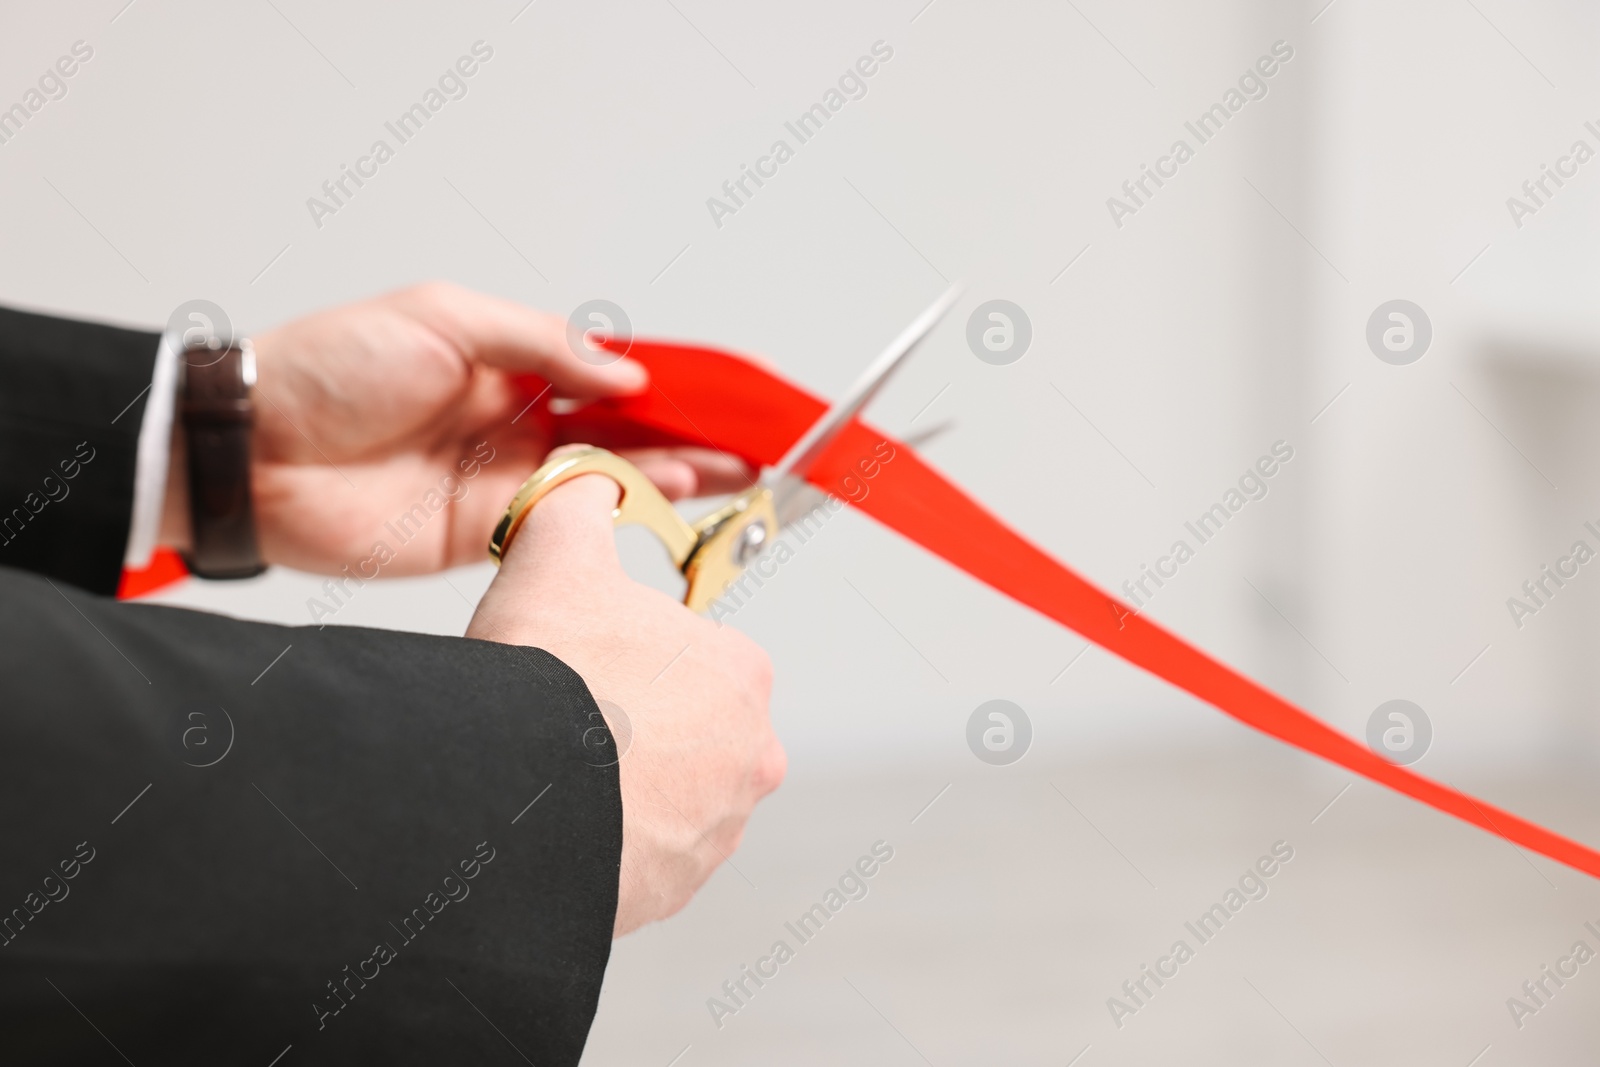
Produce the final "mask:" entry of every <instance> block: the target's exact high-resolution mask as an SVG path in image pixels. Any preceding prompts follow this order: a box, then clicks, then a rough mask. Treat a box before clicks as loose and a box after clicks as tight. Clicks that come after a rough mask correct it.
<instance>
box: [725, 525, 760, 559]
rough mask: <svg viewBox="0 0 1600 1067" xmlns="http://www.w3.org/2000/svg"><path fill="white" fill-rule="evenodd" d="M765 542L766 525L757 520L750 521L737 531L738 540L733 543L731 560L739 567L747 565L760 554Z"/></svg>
mask: <svg viewBox="0 0 1600 1067" xmlns="http://www.w3.org/2000/svg"><path fill="white" fill-rule="evenodd" d="M766 543H767V527H766V525H765V524H763V523H761V522H759V521H758V522H752V523H751V524H750V525H749V526H746V527H745V528H744V529H743V530H741V531H740V532H739V540H737V541H735V542H734V544H733V561H734V562H735V563H737V564H738V565H739V566H741V567H748V566H749V565H750V563H751V561H752V560H754V559H755V558H756V557H757V556H759V555H760V554H761V548H762V546H763V545H765V544H766Z"/></svg>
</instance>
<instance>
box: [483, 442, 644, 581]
mask: <svg viewBox="0 0 1600 1067" xmlns="http://www.w3.org/2000/svg"><path fill="white" fill-rule="evenodd" d="M562 451H563V450H562V449H557V450H556V452H554V453H551V455H552V456H558V455H559V453H560V452H562ZM621 497H622V490H621V489H620V488H619V487H618V485H617V483H616V482H614V481H612V480H611V479H610V478H607V477H606V476H605V475H603V474H585V475H580V476H579V477H577V478H574V479H572V480H571V481H570V482H564V483H563V484H561V485H558V486H556V488H554V489H552V490H550V492H549V493H547V494H546V495H545V496H544V498H543V499H541V500H540V501H539V502H538V503H537V504H535V505H534V506H533V507H532V508H531V509H530V510H529V511H528V514H527V517H526V518H525V519H523V521H522V527H521V529H519V530H518V531H517V535H516V536H515V537H514V538H512V541H511V544H510V546H509V547H508V549H507V550H506V553H505V557H504V558H503V559H502V561H501V571H502V573H507V574H508V575H509V576H510V577H512V578H513V579H514V580H515V579H526V580H528V581H531V582H532V583H534V584H535V585H542V584H548V583H557V584H567V582H569V581H574V580H575V581H580V582H581V581H585V580H588V579H590V578H594V577H597V576H602V575H614V574H619V573H621V572H622V563H621V561H620V560H619V559H618V557H617V541H616V534H615V532H614V528H613V525H612V513H613V512H614V511H615V510H616V507H617V502H618V501H619V500H620V499H621Z"/></svg>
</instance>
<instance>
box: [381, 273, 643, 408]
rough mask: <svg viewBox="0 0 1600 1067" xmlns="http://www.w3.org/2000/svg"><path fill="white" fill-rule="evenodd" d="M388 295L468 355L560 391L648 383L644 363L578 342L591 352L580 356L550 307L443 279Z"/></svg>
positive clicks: (607, 392)
mask: <svg viewBox="0 0 1600 1067" xmlns="http://www.w3.org/2000/svg"><path fill="white" fill-rule="evenodd" d="M389 299H392V300H395V301H397V302H398V303H400V304H402V305H403V306H405V307H406V308H407V309H408V310H409V311H411V312H412V313H413V314H415V315H416V316H417V317H418V318H419V319H421V320H422V321H423V322H425V323H426V324H427V325H429V326H430V327H432V328H433V329H435V330H437V331H439V332H440V333H441V334H443V335H444V336H445V337H446V338H447V339H448V340H449V341H451V342H452V343H453V344H454V345H455V346H456V347H457V348H458V349H459V350H460V351H462V352H464V353H466V355H467V356H468V358H470V359H472V360H474V361H476V362H479V363H482V364H484V365H485V366H489V367H494V368H496V369H499V370H503V371H507V372H509V373H512V374H535V375H538V376H539V377H540V378H543V379H544V380H545V381H547V382H549V383H550V384H551V386H552V388H553V390H554V392H555V393H556V395H558V396H568V397H577V398H581V399H595V398H598V397H605V396H626V395H630V394H633V393H638V392H642V391H643V390H644V389H645V387H646V386H648V385H649V381H650V377H649V375H648V374H647V373H646V371H645V369H644V366H643V365H642V364H640V363H638V362H637V361H635V360H631V359H627V358H625V357H619V358H616V359H614V360H613V359H610V358H609V357H608V356H607V357H602V356H600V355H597V354H594V353H591V352H590V351H589V350H588V349H587V348H581V347H580V349H579V350H580V351H582V352H583V353H584V355H587V356H589V359H584V358H582V357H581V356H580V355H579V353H578V352H577V351H574V345H573V344H572V343H571V339H570V338H569V336H568V334H569V331H568V327H567V322H566V320H565V319H562V318H560V317H559V316H556V315H552V314H550V313H549V312H545V311H535V310H534V309H533V308H529V307H524V306H522V305H521V304H518V303H515V302H513V301H510V300H502V299H500V298H499V297H494V296H487V295H485V294H483V293H476V292H473V291H472V290H470V289H464V288H462V287H460V286H457V285H450V284H448V283H444V282H430V283H428V284H427V285H419V286H416V287H414V288H411V289H405V290H402V291H401V292H399V293H395V294H393V296H391V297H390V298H389ZM590 360H594V362H591V361H590Z"/></svg>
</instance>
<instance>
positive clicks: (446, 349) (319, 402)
mask: <svg viewBox="0 0 1600 1067" xmlns="http://www.w3.org/2000/svg"><path fill="white" fill-rule="evenodd" d="M253 343H254V345H255V350H256V368H257V383H256V389H255V398H256V416H257V421H256V429H255V441H254V461H253V466H252V470H251V479H252V483H253V486H252V487H253V491H254V503H255V511H256V523H257V529H258V534H259V540H260V544H261V550H262V554H263V556H264V557H265V558H266V560H267V561H268V562H269V563H281V564H284V565H287V566H290V567H295V568H297V569H300V570H307V571H315V572H321V573H336V572H338V571H339V570H340V569H341V568H343V567H347V566H349V567H352V568H355V567H357V566H358V565H361V566H360V569H361V571H362V576H363V577H373V576H375V575H374V574H373V573H371V572H372V571H373V570H375V569H378V568H379V567H380V566H381V572H382V573H383V574H385V575H403V574H423V573H428V572H432V571H436V570H441V569H443V568H445V567H452V566H459V565H461V564H464V563H473V562H477V561H479V560H481V559H483V558H484V554H485V549H486V547H487V544H488V538H489V534H490V532H491V531H492V530H493V528H494V524H495V522H496V521H497V520H498V519H499V517H500V513H501V511H502V510H504V508H505V506H506V502H507V501H509V500H510V499H511V495H512V494H513V493H515V492H516V490H517V487H518V486H519V485H521V484H522V481H523V479H525V478H526V477H527V476H528V475H529V474H531V473H533V471H534V469H535V468H537V467H538V466H539V465H540V464H541V463H543V462H544V458H545V453H546V452H547V451H548V450H549V447H550V443H551V442H550V440H549V437H548V425H549V424H548V421H547V419H546V417H545V416H546V413H545V411H544V410H543V405H544V404H546V403H547V402H548V401H549V400H550V399H551V398H552V397H560V398H569V399H576V400H591V399H596V398H600V397H608V396H621V395H628V394H632V393H637V392H640V391H642V390H644V389H646V388H648V376H647V375H646V373H645V370H644V368H643V367H642V366H641V365H639V364H638V363H635V362H634V361H632V360H628V359H621V360H618V361H616V362H614V363H611V364H609V365H605V366H596V365H593V364H591V363H588V362H585V361H584V360H582V359H580V358H578V356H577V355H575V354H574V353H573V351H572V349H571V348H570V347H569V345H568V338H567V324H566V322H565V320H563V319H561V318H559V317H557V316H554V315H550V314H547V313H545V312H540V311H534V310H531V309H529V308H525V307H523V306H522V305H520V304H515V303H512V302H510V301H506V300H500V299H497V298H494V297H489V296H484V295H482V294H479V293H474V292H471V291H469V290H466V289H462V288H459V287H457V286H453V285H447V284H443V283H432V284H428V285H420V286H416V287H414V288H410V289H404V290H401V291H399V292H395V293H390V294H388V295H386V296H381V297H378V298H377V299H374V300H368V301H364V302H361V303H357V304H348V305H345V306H343V307H338V308H333V309H331V310H328V311H322V312H318V313H316V314H313V315H310V316H307V317H306V318H303V319H297V320H295V321H294V322H291V323H288V324H287V325H284V326H281V327H278V328H277V329H274V330H271V331H269V332H267V333H264V334H260V335H258V336H256V337H255V338H254V339H253ZM547 387H548V391H546V389H547ZM536 399H537V400H538V403H532V402H533V401H535V400H536ZM530 404H532V406H531V407H530ZM181 441H182V435H181V434H176V435H175V447H174V459H173V473H172V476H171V477H169V478H168V499H167V509H166V514H165V516H164V518H163V524H162V539H163V541H164V543H167V544H170V545H173V546H175V547H186V546H187V543H188V514H187V494H186V492H185V486H186V477H185V475H184V474H183V470H184V467H183V457H182V450H181ZM597 443H598V444H601V445H602V446H603V445H604V444H605V442H603V441H601V442H597ZM623 454H624V455H626V456H628V458H629V459H631V460H632V461H633V462H634V463H635V465H637V466H638V467H639V468H640V469H641V470H642V471H644V473H645V474H646V476H648V477H649V478H650V479H651V480H652V481H654V482H655V483H656V484H657V485H658V486H659V487H660V488H661V490H662V491H663V492H664V493H666V494H667V496H668V497H670V498H674V499H676V498H678V497H683V496H693V495H706V494H710V493H720V492H732V491H736V490H739V489H743V488H745V487H746V486H748V485H749V484H750V480H751V477H752V472H750V471H749V470H748V469H747V468H746V467H745V466H744V464H742V463H740V462H739V461H737V460H734V459H732V458H730V457H728V456H725V455H723V454H722V453H720V452H717V451H714V450H712V449H709V448H706V449H687V448H685V449H642V450H635V451H632V452H628V451H624V452H623ZM446 501H448V503H446ZM379 543H381V544H382V545H384V546H385V547H386V549H387V550H388V551H387V552H386V553H384V554H383V556H380V557H379V558H378V559H377V560H376V561H375V562H371V563H369V562H368V561H372V560H373V557H374V547H375V545H377V544H379ZM385 557H387V558H385Z"/></svg>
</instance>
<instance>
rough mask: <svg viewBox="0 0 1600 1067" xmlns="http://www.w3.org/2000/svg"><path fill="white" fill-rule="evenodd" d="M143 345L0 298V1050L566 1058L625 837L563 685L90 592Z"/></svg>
mask: <svg viewBox="0 0 1600 1067" xmlns="http://www.w3.org/2000/svg"><path fill="white" fill-rule="evenodd" d="M156 340H157V339H156V336H155V335H153V334H146V333H137V332H133V331H126V330H118V329H113V328H110V327H104V326H94V325H85V324H79V323H69V322H64V321H61V320H57V319H50V318H46V317H42V316H34V315H25V314H21V313H17V312H11V311H5V310H3V309H0V678H3V682H0V856H3V857H4V859H3V863H0V1062H6V1063H10V1062H17V1063H74V1064H77V1063H84V1064H87V1063H107V1064H110V1063H121V1062H123V1061H124V1060H128V1061H131V1062H133V1063H137V1064H141V1065H142V1064H145V1063H169V1064H178V1063H206V1064H220V1063H248V1064H258V1065H262V1067H265V1065H267V1064H269V1063H276V1064H277V1065H278V1067H295V1065H298V1064H315V1063H329V1064H356V1063H374V1064H377V1063H382V1064H409V1063H419V1064H420V1063H430V1064H432V1063H521V1062H524V1061H529V1062H533V1063H537V1064H539V1065H540V1067H545V1065H547V1064H572V1063H576V1062H577V1061H578V1058H579V1055H580V1054H581V1052H582V1049H583V1044H584V1040H585V1038H586V1036H587V1033H588V1029H589V1024H590V1021H591V1019H592V1018H593V1015H594V1011H595V1005H596V1001H597V999H598V996H599V990H600V982H601V977H602V974H603V972H604V969H605V964H606V960H607V957H608V954H609V952H610V944H611V927H612V921H613V917H614V915H615V911H616V902H617V899H616V898H617V876H618V869H619V863H620V857H621V838H622V807H621V800H620V795H619V792H618V786H617V772H616V768H615V766H614V765H608V764H610V763H611V760H610V759H608V758H606V756H605V754H606V753H608V752H610V751H612V750H611V748H610V746H609V745H607V744H603V743H596V742H597V738H598V737H600V734H599V733H598V732H597V731H603V719H602V718H601V716H600V712H599V709H598V708H597V707H596V705H595V703H594V701H593V699H592V698H591V696H590V695H589V692H588V689H587V688H586V687H585V685H584V683H583V681H582V679H580V678H579V677H578V676H577V674H575V673H574V672H573V671H572V670H571V669H569V668H568V667H567V666H565V665H564V664H563V663H561V662H560V661H559V660H557V659H555V658H554V657H552V656H550V655H549V654H547V653H545V652H542V651H540V650H538V649H533V648H520V647H515V646H508V645H500V644H493V643H489V642H483V641H472V640H467V639H464V638H438V637H427V636H422V635H416V634H404V633H391V632H384V631H375V630H366V629H360V628H356V627H336V626H329V627H326V628H324V629H320V630H319V629H316V628H309V627H308V628H292V627H281V626H271V625H265V624H261V623H252V622H241V621H237V620H233V619H227V618H222V617H218V616H213V615H208V614H203V613H199V612H192V611H180V610H175V609H171V608H164V607H156V606H151V605H135V604H118V603H116V602H115V601H112V600H110V599H107V597H106V595H105V594H108V593H110V592H111V591H113V590H114V588H115V585H116V580H117V575H118V573H119V571H120V565H121V558H122V553H123V549H124V544H125V542H126V538H127V533H128V523H129V510H130V507H131V498H132V490H133V462H134V460H133V457H134V447H135V442H136V439H137V435H138V427H139V422H140V419H141V417H142V414H143V404H144V398H143V396H142V395H141V394H142V391H143V390H144V388H145V386H147V385H148V384H149V381H150V374H151V370H152V365H153V360H154V355H155V349H156ZM90 452H92V456H90V457H89V458H87V459H86V458H85V457H86V456H89V453H90ZM74 464H75V466H74ZM69 471H70V472H72V476H71V477H68V473H69ZM47 479H48V480H47ZM62 487H65V488H62ZM30 494H32V495H31V496H30ZM40 501H43V504H42V505H41V504H40ZM19 508H20V509H21V510H22V512H24V513H25V516H24V515H19V514H17V509H19ZM7 520H9V525H7ZM279 1055H281V1056H282V1058H281V1059H280V1060H276V1061H274V1057H276V1056H279Z"/></svg>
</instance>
